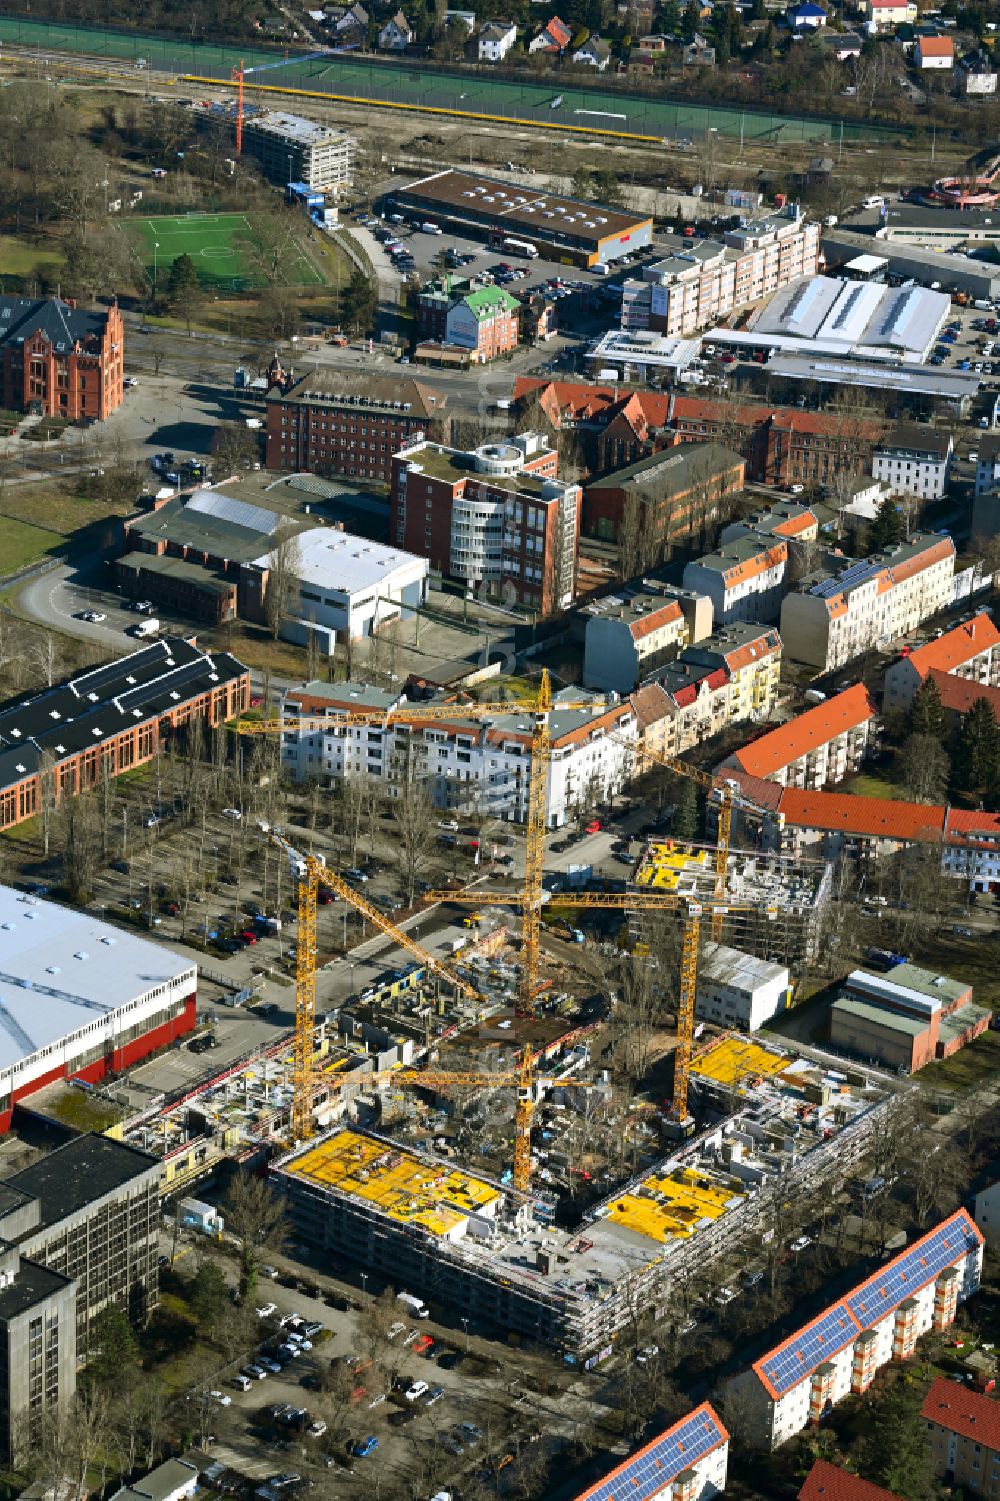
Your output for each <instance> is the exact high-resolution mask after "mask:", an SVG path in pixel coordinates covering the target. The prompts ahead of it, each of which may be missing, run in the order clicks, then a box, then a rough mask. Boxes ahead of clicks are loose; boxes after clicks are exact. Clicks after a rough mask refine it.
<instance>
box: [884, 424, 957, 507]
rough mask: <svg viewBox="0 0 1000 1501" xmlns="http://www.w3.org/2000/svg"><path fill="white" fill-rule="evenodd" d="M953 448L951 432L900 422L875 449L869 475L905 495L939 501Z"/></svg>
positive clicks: (943, 490)
mask: <svg viewBox="0 0 1000 1501" xmlns="http://www.w3.org/2000/svg"><path fill="white" fill-rule="evenodd" d="M954 448H955V441H954V439H953V438H952V435H951V433H950V432H945V431H943V430H941V429H938V428H934V427H928V426H926V425H925V424H924V423H922V422H901V423H900V424H899V426H898V427H895V428H893V430H892V432H891V433H888V434H887V435H886V437H884V438H883V439H882V441H881V442H880V443H879V444H878V446H877V447H876V449H875V452H874V454H873V455H872V475H873V477H874V478H875V479H877V480H881V481H882V482H883V483H884V484H887V485H889V486H890V488H891V489H893V490H897V491H902V492H903V493H904V494H906V495H916V496H917V497H918V498H919V499H921V500H939V499H940V498H941V496H942V495H943V494H944V492H945V490H946V488H947V486H948V479H949V476H950V473H951V458H952V453H953V452H954Z"/></svg>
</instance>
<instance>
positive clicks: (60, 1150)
mask: <svg viewBox="0 0 1000 1501" xmlns="http://www.w3.org/2000/svg"><path fill="white" fill-rule="evenodd" d="M159 1170H160V1163H159V1161H158V1159H157V1158H155V1157H151V1156H150V1155H149V1153H148V1152H140V1151H139V1149H138V1147H130V1146H127V1145H126V1144H125V1142H123V1141H114V1140H113V1139H112V1138H111V1137H110V1136H95V1135H94V1134H93V1133H89V1134H88V1135H86V1136H76V1137H74V1138H73V1140H72V1141H68V1142H66V1143H65V1145H64V1146H61V1147H56V1148H55V1150H54V1151H51V1152H48V1153H46V1155H45V1156H44V1157H40V1158H39V1159H38V1161H37V1162H33V1163H32V1164H31V1166H30V1167H26V1168H22V1170H21V1171H20V1172H19V1173H14V1174H13V1176H12V1177H10V1178H6V1179H5V1180H4V1182H5V1183H6V1185H7V1187H8V1188H16V1189H17V1190H18V1191H19V1192H20V1193H24V1194H28V1195H29V1197H30V1198H32V1199H37V1200H38V1203H39V1207H40V1210H41V1216H40V1220H39V1225H38V1227H37V1228H36V1229H32V1230H30V1231H29V1232H28V1235H29V1236H33V1235H36V1234H37V1233H38V1229H43V1230H44V1229H48V1227H49V1226H50V1225H55V1224H58V1223H59V1221H60V1220H64V1219H68V1218H69V1216H70V1215H73V1214H78V1213H79V1212H80V1210H81V1209H85V1208H86V1207H87V1205H88V1204H93V1203H95V1202H96V1201H97V1200H98V1199H103V1198H105V1197H106V1196H107V1195H108V1194H111V1193H114V1192H115V1190H116V1189H122V1188H125V1187H127V1186H128V1184H130V1183H134V1182H135V1181H136V1180H137V1179H138V1178H144V1177H145V1176H146V1174H147V1173H150V1172H153V1171H155V1172H157V1173H159Z"/></svg>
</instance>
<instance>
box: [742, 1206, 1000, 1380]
mask: <svg viewBox="0 0 1000 1501" xmlns="http://www.w3.org/2000/svg"><path fill="white" fill-rule="evenodd" d="M982 1244H983V1236H982V1234H981V1233H980V1231H979V1230H978V1229H977V1228H976V1226H975V1224H974V1223H973V1221H972V1219H971V1218H970V1216H969V1213H968V1211H967V1210H965V1209H958V1210H956V1211H955V1213H954V1214H952V1215H949V1216H948V1218H947V1219H946V1220H942V1221H941V1223H940V1225H937V1226H935V1228H934V1229H933V1230H930V1231H928V1233H927V1234H926V1235H922V1236H921V1237H920V1239H919V1240H916V1241H914V1243H913V1245H912V1246H908V1247H907V1249H906V1250H905V1251H901V1252H900V1254H899V1255H898V1256H894V1257H893V1258H892V1260H891V1261H887V1262H886V1263H885V1265H884V1266H883V1267H880V1268H879V1270H878V1271H877V1272H875V1273H874V1275H873V1276H871V1277H869V1278H867V1280H866V1281H864V1282H862V1283H860V1284H859V1286H857V1287H856V1288H854V1289H853V1290H852V1291H851V1292H849V1293H846V1294H845V1296H844V1297H843V1298H841V1299H840V1301H839V1302H837V1303H834V1304H831V1306H830V1307H829V1308H825V1309H824V1310H823V1312H822V1313H819V1314H817V1315H816V1317H815V1318H814V1319H810V1321H809V1323H808V1324H803V1326H802V1328H801V1329H797V1330H796V1332H795V1333H794V1334H792V1335H790V1336H789V1338H788V1339H786V1340H783V1341H782V1342H781V1344H780V1345H776V1346H775V1348H774V1349H773V1350H770V1351H769V1352H768V1353H767V1354H766V1355H764V1356H762V1357H761V1359H760V1360H755V1361H754V1363H753V1371H754V1373H755V1375H756V1376H757V1379H758V1380H759V1381H760V1383H761V1385H762V1386H763V1387H764V1389H765V1391H766V1392H767V1393H768V1395H769V1396H771V1397H772V1398H773V1399H774V1400H775V1401H778V1400H780V1398H782V1397H783V1396H785V1395H786V1393H787V1392H790V1391H791V1390H792V1388H793V1387H796V1386H798V1385H799V1383H800V1382H801V1381H805V1380H806V1379H807V1378H808V1377H809V1376H810V1375H812V1373H813V1371H814V1370H815V1369H816V1367H817V1366H819V1365H822V1364H823V1362H824V1361H827V1360H830V1359H832V1357H833V1356H834V1355H836V1354H837V1353H838V1351H840V1350H843V1349H844V1348H845V1347H846V1346H847V1345H850V1344H853V1343H854V1341H855V1340H856V1339H857V1337H858V1335H859V1334H861V1333H863V1331H864V1330H866V1329H871V1328H873V1327H874V1326H875V1325H876V1324H878V1323H880V1322H881V1320H882V1319H884V1318H885V1317H886V1315H887V1314H890V1313H892V1312H893V1310H894V1309H896V1308H898V1307H899V1305H900V1303H902V1302H904V1301H905V1300H906V1299H907V1298H909V1297H912V1295H913V1294H914V1293H916V1292H919V1291H920V1289H921V1288H922V1287H926V1286H927V1284H928V1283H929V1282H933V1281H934V1279H935V1277H938V1276H940V1274H941V1272H943V1271H944V1270H945V1269H946V1268H947V1267H950V1266H954V1265H956V1263H958V1262H959V1261H960V1260H963V1259H964V1258H965V1257H966V1256H967V1255H968V1254H969V1252H970V1251H972V1250H974V1249H975V1248H976V1247H977V1246H981V1245H982Z"/></svg>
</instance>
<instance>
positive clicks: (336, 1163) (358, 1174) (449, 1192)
mask: <svg viewBox="0 0 1000 1501" xmlns="http://www.w3.org/2000/svg"><path fill="white" fill-rule="evenodd" d="M287 1170H288V1172H290V1173H294V1174H296V1175H297V1176H298V1177H300V1178H306V1179H309V1180H310V1181H311V1182H313V1183H318V1184H320V1185H321V1186H322V1187H324V1188H330V1189H335V1190H336V1191H337V1192H338V1193H345V1194H353V1195H354V1196H355V1197H356V1198H359V1199H364V1200H366V1201H367V1202H368V1203H369V1204H375V1205H377V1206H378V1208H379V1209H381V1210H382V1211H383V1212H384V1213H386V1214H388V1215H389V1216H390V1217H391V1218H392V1219H395V1220H400V1221H402V1222H403V1223H405V1224H410V1225H422V1226H423V1227H424V1228H425V1229H427V1230H430V1231H431V1233H432V1234H434V1235H447V1234H448V1233H449V1231H451V1230H454V1229H455V1227H456V1226H457V1225H459V1224H460V1223H461V1221H462V1220H463V1219H464V1218H466V1217H467V1216H468V1215H470V1214H475V1213H476V1212H477V1211H479V1210H482V1209H485V1208H487V1207H488V1206H489V1205H491V1204H493V1203H495V1202H496V1200H498V1199H499V1197H500V1194H499V1193H498V1191H497V1190H496V1189H495V1188H494V1187H493V1186H492V1184H489V1183H484V1182H483V1181H482V1180H481V1179H479V1178H473V1177H471V1176H470V1175H469V1174H468V1173H465V1172H462V1171H461V1170H459V1169H455V1168H448V1167H444V1166H442V1165H441V1164H438V1163H433V1162H425V1161H422V1160H421V1159H420V1158H419V1157H415V1156H414V1155H413V1154H412V1153H410V1152H406V1151H401V1150H400V1149H399V1148H398V1147H395V1146H387V1145H386V1144H385V1142H380V1141H373V1140H372V1139H371V1138H370V1137H367V1136H362V1135H360V1134H359V1133H358V1132H356V1131H351V1130H349V1129H346V1128H345V1129H344V1130H342V1131H338V1132H337V1133H336V1135H335V1136H331V1137H329V1138H328V1139H327V1140H326V1141H322V1142H320V1143H319V1145H318V1146H315V1147H312V1148H311V1149H310V1150H309V1151H308V1152H304V1153H303V1154H302V1156H301V1157H296V1158H295V1159H294V1161H292V1162H290V1163H289V1164H288V1169H287Z"/></svg>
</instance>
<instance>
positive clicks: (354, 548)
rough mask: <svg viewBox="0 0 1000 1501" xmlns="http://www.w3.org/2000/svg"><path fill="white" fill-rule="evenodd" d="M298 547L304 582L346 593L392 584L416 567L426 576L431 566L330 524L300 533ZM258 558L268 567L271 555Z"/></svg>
mask: <svg viewBox="0 0 1000 1501" xmlns="http://www.w3.org/2000/svg"><path fill="white" fill-rule="evenodd" d="M297 546H298V549H299V555H298V557H297V559H296V560H295V564H294V571H295V574H296V577H297V578H298V579H299V581H300V582H301V583H303V584H315V585H317V586H319V587H321V588H324V589H335V590H338V591H339V592H342V593H346V594H356V593H358V592H359V591H360V590H362V589H369V588H373V587H377V586H378V585H379V584H382V583H385V584H389V583H391V582H392V580H393V579H394V577H395V576H396V575H397V574H399V573H403V572H410V571H412V570H414V569H416V570H417V571H418V572H419V573H420V574H421V576H423V575H424V574H426V573H427V570H428V568H429V566H430V565H429V564H428V562H427V559H426V558H418V557H417V556H416V555H415V554H414V553H412V552H403V551H402V550H401V549H399V548H395V547H385V546H384V545H383V544H382V543H381V542H372V541H371V540H370V539H369V538H368V537H355V536H353V535H352V534H351V533H350V532H342V531H340V530H338V529H337V528H336V527H331V526H317V527H314V528H313V529H312V530H311V531H308V532H300V533H299V536H298V538H297ZM255 561H256V562H257V563H258V564H259V565H260V567H262V568H266V567H267V564H268V555H267V554H266V553H265V554H264V555H263V556H262V557H260V558H257V559H256V560H255Z"/></svg>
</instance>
